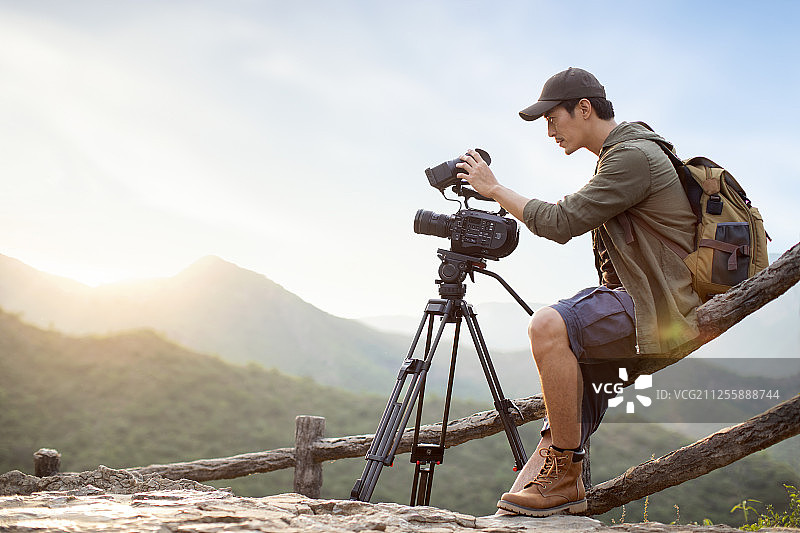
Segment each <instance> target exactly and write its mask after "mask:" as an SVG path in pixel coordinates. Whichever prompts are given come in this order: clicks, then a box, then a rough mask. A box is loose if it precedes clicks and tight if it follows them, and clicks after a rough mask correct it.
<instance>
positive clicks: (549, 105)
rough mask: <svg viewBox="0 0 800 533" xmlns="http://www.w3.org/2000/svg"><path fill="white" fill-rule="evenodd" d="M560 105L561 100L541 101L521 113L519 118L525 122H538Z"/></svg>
mask: <svg viewBox="0 0 800 533" xmlns="http://www.w3.org/2000/svg"><path fill="white" fill-rule="evenodd" d="M560 103H561V100H539V101H538V102H536V103H535V104H533V105H532V106H530V107H527V108H525V109H523V110H522V111H520V112H519V116H520V117H522V118H523V120H536V119H537V118H539V117H541V116H542V115H544V114H545V113H547V112H548V111H550V110H551V109H553V108H554V107H555V106H557V105H558V104H560Z"/></svg>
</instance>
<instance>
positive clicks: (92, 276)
mask: <svg viewBox="0 0 800 533" xmlns="http://www.w3.org/2000/svg"><path fill="white" fill-rule="evenodd" d="M22 262H23V263H26V264H28V265H30V266H31V267H33V268H35V269H36V270H39V271H41V272H45V273H47V274H51V275H53V276H58V277H61V278H67V279H71V280H73V281H77V282H79V283H82V284H83V285H88V286H89V287H99V286H100V285H107V284H109V283H117V282H123V281H132V280H139V279H147V278H157V277H162V276H164V275H173V274H174V272H172V273H168V274H163V273H162V272H161V270H159V269H155V268H153V266H152V265H126V267H124V268H112V267H99V266H95V265H87V264H84V263H56V262H51V261H30V262H29V261H26V260H24V259H22Z"/></svg>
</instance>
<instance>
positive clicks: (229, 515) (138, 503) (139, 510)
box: [0, 467, 800, 533]
mask: <svg viewBox="0 0 800 533" xmlns="http://www.w3.org/2000/svg"><path fill="white" fill-rule="evenodd" d="M0 495H2V496H0V533H2V532H15V533H22V532H43V531H65V532H77V533H90V532H104V533H111V532H117V531H119V532H131V531H135V532H143V533H144V532H153V533H194V532H197V533H216V532H224V531H269V532H281V533H283V532H285V533H294V532H301V531H302V532H316V531H319V532H322V531H325V532H372V531H380V532H387V533H408V532H420V533H423V532H424V533H466V532H469V533H477V532H484V533H525V532H541V533H544V532H547V533H567V532H569V533H584V532H586V533H588V532H592V533H613V532H620V533H621V532H631V533H683V532H691V533H734V532H736V533H739V530H737V529H734V528H731V527H728V526H709V527H701V526H690V525H664V524H659V523H655V522H648V523H643V524H620V525H616V526H611V527H609V526H605V525H603V524H602V523H601V522H598V521H597V520H594V519H592V518H588V517H581V516H567V515H559V516H551V517H547V518H526V517H522V516H503V517H499V516H498V517H495V516H490V517H474V516H469V515H465V514H460V513H455V512H452V511H447V510H444V509H437V508H434V507H408V506H404V505H399V504H394V503H365V502H353V501H347V500H319V499H312V498H307V497H305V496H301V495H299V494H281V495H278V496H268V497H265V498H243V497H238V496H235V495H233V494H231V493H230V492H227V491H224V490H217V489H215V488H213V487H209V486H206V485H201V484H199V483H196V482H194V481H187V480H181V481H171V480H168V479H164V478H161V477H159V476H155V475H147V476H142V475H139V474H135V473H132V472H128V471H124V470H113V469H110V468H106V467H100V468H98V469H97V470H95V471H92V472H83V473H80V474H58V475H56V476H50V477H41V478H40V477H36V476H29V475H26V474H23V473H22V472H17V471H13V472H8V473H6V474H3V475H1V476H0ZM762 531H764V532H768V531H770V530H762ZM772 531H773V533H774V532H775V531H777V530H772ZM780 531H781V532H789V531H791V532H794V533H800V529H793V530H787V529H782V530H780Z"/></svg>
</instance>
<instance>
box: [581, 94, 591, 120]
mask: <svg viewBox="0 0 800 533" xmlns="http://www.w3.org/2000/svg"><path fill="white" fill-rule="evenodd" d="M578 110H579V111H580V114H581V118H583V119H584V120H586V119H588V118H589V117H590V116H592V113H593V112H594V109H592V103H591V102H590V101H589V100H588V99H587V98H582V99H581V100H580V101H579V102H578Z"/></svg>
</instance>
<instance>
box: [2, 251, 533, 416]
mask: <svg viewBox="0 0 800 533" xmlns="http://www.w3.org/2000/svg"><path fill="white" fill-rule="evenodd" d="M0 308H3V309H5V310H6V311H8V312H12V313H17V314H20V316H21V317H22V318H23V320H24V321H25V322H28V323H30V324H33V325H36V326H39V327H41V328H52V329H56V330H58V331H62V332H64V333H67V334H72V335H86V334H102V335H105V334H111V333H115V332H120V331H129V330H133V329H142V328H145V329H152V330H154V331H156V332H158V333H160V334H162V335H164V336H166V337H167V338H169V339H170V340H172V341H175V342H178V343H180V344H182V345H184V346H186V347H188V348H190V349H192V350H195V351H199V352H203V353H211V354H217V355H219V356H220V357H222V358H224V359H226V360H228V361H231V362H235V363H245V362H249V361H253V362H256V363H259V364H261V365H263V366H265V367H266V368H273V367H274V368H276V369H278V370H280V371H281V372H284V373H287V374H291V375H296V376H304V377H310V378H312V379H314V380H316V381H317V382H319V383H322V384H325V385H331V386H336V387H340V388H344V389H348V390H353V391H355V392H359V391H369V392H376V393H381V394H386V395H388V394H389V392H390V391H391V389H392V387H393V385H394V382H395V380H396V378H397V372H398V369H399V368H400V364H401V363H402V361H403V359H404V358H405V356H406V354H407V352H408V349H409V345H410V343H411V340H412V337H413V334H414V332H415V330H416V328H414V329H413V330H409V331H408V332H407V333H406V334H403V335H401V334H396V333H395V334H393V333H386V332H379V331H377V330H375V329H373V328H371V327H369V326H367V325H364V324H362V323H360V322H358V321H356V320H349V319H344V318H339V317H335V316H333V315H330V314H328V313H326V312H324V311H322V310H320V309H318V308H316V307H314V306H313V305H311V304H309V303H307V302H305V301H303V300H302V299H301V298H299V297H298V296H296V295H294V294H292V293H291V292H289V291H287V290H285V289H284V288H283V287H281V286H280V285H278V284H277V283H275V282H273V281H271V280H269V279H268V278H267V277H265V276H264V275H262V274H258V273H256V272H253V271H250V270H247V269H244V268H241V267H239V266H237V265H235V264H232V263H229V262H227V261H224V260H223V259H220V258H219V257H215V256H208V257H204V258H202V259H200V260H198V261H197V262H195V263H194V264H192V265H191V266H189V267H188V268H186V269H185V270H183V271H182V272H180V273H178V274H177V275H175V276H173V277H170V278H160V279H151V280H142V281H133V282H124V283H115V284H109V285H103V286H100V287H96V288H93V287H88V286H86V285H83V284H80V283H78V282H75V281H72V280H68V279H65V278H60V277H58V276H52V275H49V274H45V273H42V272H39V271H37V270H36V269H34V268H32V267H30V266H28V265H25V264H24V263H22V262H20V261H18V260H16V259H12V258H9V257H5V256H2V255H0ZM448 331H449V330H448ZM448 334H449V333H448ZM463 336H465V337H467V338H468V335H463ZM422 347H424V339H423V341H422V343H421V345H420V348H419V352H421V351H422ZM449 351H450V347H449V343H448V342H446V341H443V342H442V345H441V347H440V352H441V354H439V353H438V352H437V357H436V361H435V363H436V364H435V365H434V366H435V368H434V367H432V370H431V374H430V376H429V385H430V389H431V390H434V389H435V391H436V392H438V393H440V394H442V393H443V392H444V390H446V389H445V386H444V383H445V381H446V379H447V376H446V372H445V371H444V370H443V368H442V367H444V366H446V363H447V361H448V360H449ZM463 352H464V355H463V356H462V357H460V358H459V365H458V372H457V377H456V388H455V391H456V392H455V393H454V394H456V395H459V396H462V397H472V398H476V399H482V400H483V399H488V398H489V393H488V387H487V385H486V381H485V379H486V378H485V377H484V375H483V373H482V371H481V370H480V366H479V365H478V361H477V358H476V357H474V355H472V354H471V351H470V350H469V349H465V350H463ZM417 357H421V354H418V355H417ZM493 358H494V360H495V365H496V366H497V368H498V374H499V375H500V378H501V381H502V382H503V385H506V383H505V381H506V380H508V381H509V388H508V390H507V391H506V395H507V396H508V397H514V395H516V396H517V397H519V396H528V395H531V394H535V393H536V392H537V391H538V376H537V374H536V371H535V368H534V366H533V362H532V361H531V359H530V357H529V355H523V356H522V361H521V363H522V364H521V366H522V367H523V370H522V371H517V370H516V369H517V367H519V366H520V359H519V357H518V354H517V355H506V354H497V356H496V357H494V354H493ZM503 367H506V368H509V369H510V370H507V371H504V370H503ZM487 408H488V405H487Z"/></svg>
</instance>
